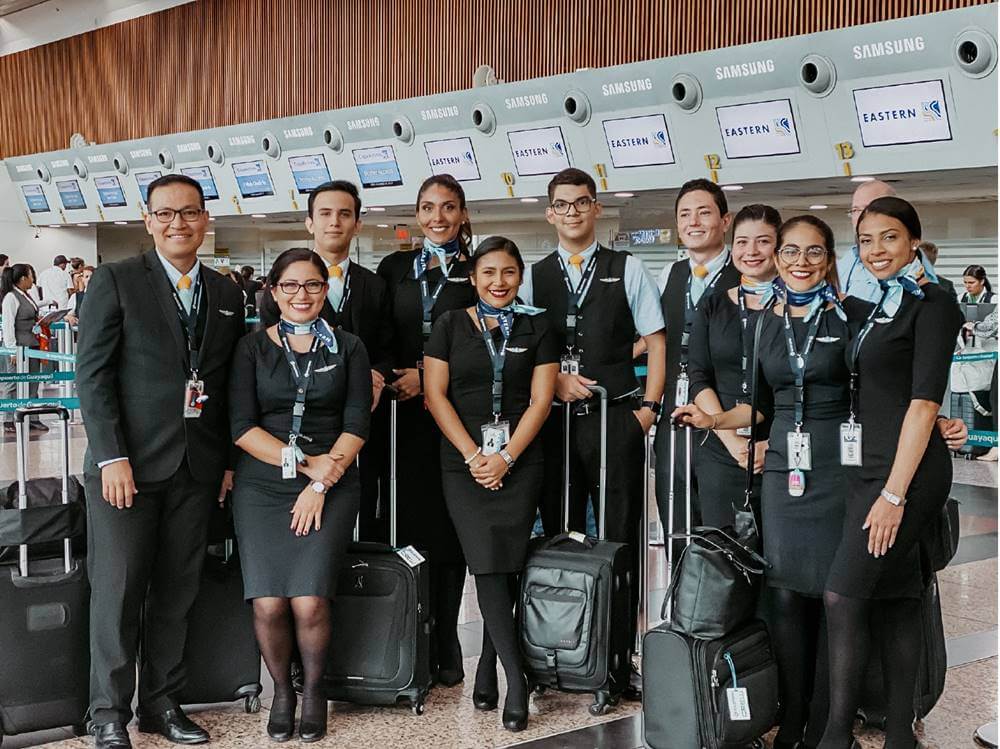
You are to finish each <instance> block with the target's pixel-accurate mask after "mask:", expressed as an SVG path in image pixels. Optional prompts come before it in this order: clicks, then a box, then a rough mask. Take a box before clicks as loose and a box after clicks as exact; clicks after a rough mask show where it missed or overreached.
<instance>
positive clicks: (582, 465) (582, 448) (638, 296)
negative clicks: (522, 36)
mask: <svg viewBox="0 0 1000 749" xmlns="http://www.w3.org/2000/svg"><path fill="white" fill-rule="evenodd" d="M548 195H549V206H548V208H547V209H546V211H545V217H546V219H547V220H548V222H549V223H550V224H552V226H553V227H555V230H556V234H557V235H558V237H559V246H558V248H557V249H556V250H555V251H554V252H552V253H551V254H550V255H548V256H547V257H545V258H543V259H542V260H539V261H538V262H537V263H535V264H534V265H532V266H531V267H530V268H529V269H528V270H527V272H526V273H525V276H524V282H523V284H522V285H521V288H520V292H519V295H520V296H521V298H522V299H523V300H524V301H525V302H526V303H528V304H536V305H538V306H539V307H544V308H545V314H546V315H547V316H548V318H549V320H550V322H551V324H552V326H553V328H554V329H555V331H556V333H557V337H558V338H559V340H560V342H561V343H562V344H563V345H562V349H563V356H562V361H561V364H560V374H559V375H558V379H557V381H556V397H557V398H558V399H559V400H560V401H562V402H563V403H568V404H572V408H573V414H574V417H573V422H572V432H571V449H570V476H571V477H572V481H571V482H570V517H569V527H570V528H571V529H572V530H577V531H585V530H586V504H587V499H588V497H589V498H590V499H591V503H592V505H593V509H594V516H595V517H597V516H598V507H597V499H598V466H599V450H600V436H601V435H600V417H599V414H598V408H597V405H596V403H595V402H594V400H593V393H592V392H591V391H590V390H588V389H587V386H588V385H599V386H601V387H603V388H605V389H606V390H607V392H608V422H607V444H608V453H609V454H608V462H607V477H606V482H607V494H606V499H607V502H606V527H605V528H604V531H605V534H606V537H607V538H608V539H609V540H611V541H620V542H625V543H627V544H629V546H630V547H631V549H632V550H633V555H632V559H631V561H632V580H634V581H638V579H639V553H638V552H639V550H640V549H641V548H642V547H641V545H640V544H639V538H640V526H641V521H642V498H643V484H642V482H643V471H644V465H645V450H644V441H645V435H646V433H647V432H649V429H650V427H651V426H652V425H653V423H654V422H655V421H656V417H657V414H658V413H659V411H660V399H661V398H662V397H663V373H664V364H665V361H666V359H665V351H666V348H665V342H664V336H663V316H662V314H661V312H660V305H659V301H658V299H657V292H656V283H655V282H654V280H653V278H652V276H650V274H649V273H648V272H647V271H646V269H645V267H644V266H643V264H642V261H641V260H639V259H638V258H636V257H633V256H631V255H628V254H626V253H622V252H615V251H614V250H610V249H608V248H606V247H603V246H601V245H599V244H598V242H597V239H596V224H597V219H598V218H600V216H601V204H600V202H599V201H598V200H597V185H596V184H595V183H594V180H593V178H592V177H591V176H590V175H589V174H587V173H586V172H584V171H581V170H580V169H574V168H569V169H564V170H563V171H561V172H559V173H558V174H557V175H556V176H555V177H553V178H552V181H551V182H549V187H548ZM637 337H641V338H642V340H643V341H644V342H645V345H646V348H647V349H648V351H649V368H648V373H647V375H646V387H645V391H643V390H642V389H641V388H640V386H639V381H638V379H637V378H636V375H635V368H634V365H633V344H634V343H635V341H636V339H637ZM562 421H563V414H562V410H561V409H556V410H554V411H553V414H552V415H551V416H550V417H549V420H548V422H547V424H546V426H545V427H544V428H543V431H542V441H543V445H544V448H545V453H546V460H545V479H544V480H545V488H544V491H543V499H542V503H543V506H542V508H541V512H542V524H543V525H544V527H545V532H546V534H547V535H550V536H552V535H555V534H557V533H561V532H562V523H561V515H562V481H563V469H562V465H563V442H562V440H563V434H562V429H563V427H562ZM631 594H632V600H631V607H632V608H631V613H632V617H631V624H632V626H633V627H634V626H635V623H636V616H637V614H638V605H639V595H640V591H639V586H638V584H637V583H636V584H635V585H633V587H632V591H631ZM633 634H634V629H633ZM635 677H637V674H635V675H634V677H633V682H632V684H631V685H630V687H629V688H628V689H627V690H626V692H625V696H626V697H628V698H632V699H637V698H639V697H640V696H641V691H640V690H641V687H640V685H639V681H638V679H637V678H635Z"/></svg>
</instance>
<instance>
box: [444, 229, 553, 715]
mask: <svg viewBox="0 0 1000 749" xmlns="http://www.w3.org/2000/svg"><path fill="white" fill-rule="evenodd" d="M523 273H524V261H523V260H522V259H521V253H520V252H518V249H517V246H516V245H515V244H514V243H513V242H511V241H510V240H509V239H505V238H504V237H490V238H489V239H487V240H486V241H484V242H483V243H482V244H480V245H479V248H478V249H477V250H476V255H475V260H474V266H473V274H472V280H473V283H474V284H475V288H476V292H477V294H478V297H479V299H478V301H477V302H476V304H475V306H473V307H469V308H468V309H464V310H452V311H450V312H445V313H444V314H443V315H442V316H441V317H440V318H439V319H438V321H437V322H436V323H435V325H434V333H433V334H432V336H431V339H430V341H428V343H427V347H426V349H425V351H424V356H425V359H424V361H425V365H424V366H425V388H426V392H427V405H428V407H429V408H430V410H431V413H432V414H433V416H434V419H435V420H436V421H437V423H438V426H439V427H440V428H441V431H442V433H443V434H444V436H445V437H446V438H447V441H442V443H441V466H442V470H443V478H444V497H445V501H446V502H447V504H448V511H449V513H450V515H451V518H452V520H453V521H454V522H455V527H456V528H457V529H458V535H459V538H460V539H461V542H462V549H463V550H464V551H465V558H466V561H467V562H468V564H469V571H470V572H472V574H474V575H475V576H476V593H477V595H478V597H479V608H480V610H481V611H482V614H483V621H484V624H485V633H486V635H487V636H488V638H489V642H488V643H487V642H485V641H484V645H485V647H484V648H483V655H482V657H481V658H480V660H479V668H478V669H477V671H476V688H475V690H474V692H473V701H474V703H475V706H476V708H478V709H480V710H491V709H494V708H496V705H497V701H498V695H497V671H496V655H497V654H499V655H500V661H501V663H502V664H503V668H504V672H505V674H506V676H507V701H506V703H505V704H504V710H503V724H504V727H505V728H507V729H508V730H511V731H520V730H523V729H524V727H525V726H526V725H527V721H528V690H527V684H526V682H525V676H524V671H523V668H522V665H521V655H520V651H519V649H518V642H517V636H516V634H515V628H514V615H513V608H514V597H513V596H512V595H511V591H512V590H513V589H516V573H518V572H520V571H521V570H522V569H523V567H524V559H525V556H526V555H527V551H528V539H529V538H530V536H531V526H532V524H533V523H534V520H535V508H536V507H537V506H538V499H539V496H540V494H541V490H542V469H543V466H542V461H543V454H542V445H541V442H540V441H538V440H537V439H536V437H537V436H538V431H539V430H540V429H541V427H542V424H544V423H545V419H546V417H547V416H548V413H549V409H550V408H551V406H552V398H553V394H554V392H555V381H556V374H557V373H558V371H559V353H560V352H559V343H558V341H557V340H556V337H555V335H554V333H553V332H552V330H551V329H550V327H549V324H548V321H547V319H546V318H545V317H544V316H541V315H537V316H536V313H538V312H541V310H539V309H536V308H532V307H527V308H526V307H523V306H521V305H518V304H514V299H515V297H516V296H517V289H518V287H519V286H520V285H521V277H522V275H523ZM515 464H516V467H515Z"/></svg>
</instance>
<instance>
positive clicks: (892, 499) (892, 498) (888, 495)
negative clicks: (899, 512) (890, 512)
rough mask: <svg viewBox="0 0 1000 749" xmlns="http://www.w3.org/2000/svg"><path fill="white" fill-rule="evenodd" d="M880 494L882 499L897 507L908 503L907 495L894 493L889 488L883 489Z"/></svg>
mask: <svg viewBox="0 0 1000 749" xmlns="http://www.w3.org/2000/svg"><path fill="white" fill-rule="evenodd" d="M880 495H881V497H882V499H884V500H885V501H886V502H888V503H889V504H891V505H895V506H896V507H903V506H904V505H905V504H906V497H901V496H899V495H898V494H893V493H892V492H891V491H889V490H888V489H883V490H882V491H881V492H880Z"/></svg>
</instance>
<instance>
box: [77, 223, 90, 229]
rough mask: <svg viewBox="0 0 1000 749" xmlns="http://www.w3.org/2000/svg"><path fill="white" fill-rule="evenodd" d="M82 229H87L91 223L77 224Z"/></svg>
mask: <svg viewBox="0 0 1000 749" xmlns="http://www.w3.org/2000/svg"><path fill="white" fill-rule="evenodd" d="M77 226H79V227H80V228H81V229H86V228H87V227H88V226H90V224H77Z"/></svg>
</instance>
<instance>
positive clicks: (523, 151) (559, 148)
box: [514, 141, 566, 158]
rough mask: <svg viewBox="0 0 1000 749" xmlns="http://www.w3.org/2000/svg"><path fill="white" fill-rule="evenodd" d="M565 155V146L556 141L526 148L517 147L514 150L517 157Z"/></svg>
mask: <svg viewBox="0 0 1000 749" xmlns="http://www.w3.org/2000/svg"><path fill="white" fill-rule="evenodd" d="M553 154H554V155H556V156H565V155H566V148H565V146H563V144H562V143H559V142H558V141H556V142H555V143H549V145H547V146H530V147H528V148H518V149H516V150H515V151H514V155H515V156H516V157H518V158H522V157H525V156H552V155H553Z"/></svg>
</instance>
